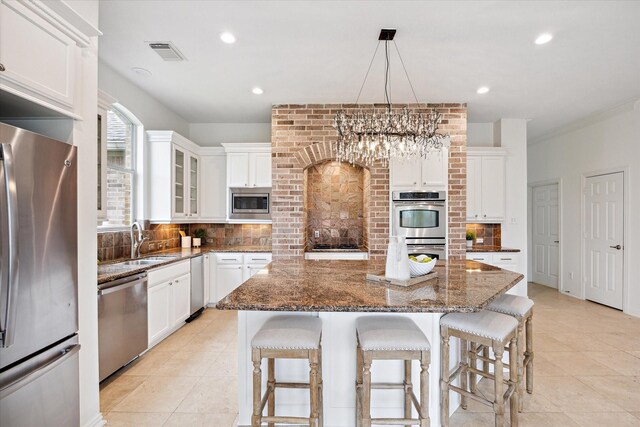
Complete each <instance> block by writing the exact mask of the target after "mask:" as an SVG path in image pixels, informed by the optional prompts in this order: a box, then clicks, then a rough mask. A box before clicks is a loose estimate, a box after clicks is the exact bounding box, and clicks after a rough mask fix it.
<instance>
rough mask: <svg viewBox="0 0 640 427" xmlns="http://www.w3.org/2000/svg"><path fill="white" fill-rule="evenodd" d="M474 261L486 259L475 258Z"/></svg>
mask: <svg viewBox="0 0 640 427" xmlns="http://www.w3.org/2000/svg"><path fill="white" fill-rule="evenodd" d="M473 260H474V261H484V258H473Z"/></svg>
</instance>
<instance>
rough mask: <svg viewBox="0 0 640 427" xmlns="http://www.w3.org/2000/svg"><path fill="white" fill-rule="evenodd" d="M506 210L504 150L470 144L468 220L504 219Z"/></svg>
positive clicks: (487, 220) (490, 220)
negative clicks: (477, 147)
mask: <svg viewBox="0 0 640 427" xmlns="http://www.w3.org/2000/svg"><path fill="white" fill-rule="evenodd" d="M505 211H506V208H505V152H504V151H503V150H501V149H490V148H483V149H471V148H470V149H469V151H468V152H467V221H468V222H496V221H497V222H500V221H504V219H505Z"/></svg>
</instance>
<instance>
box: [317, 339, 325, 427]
mask: <svg viewBox="0 0 640 427" xmlns="http://www.w3.org/2000/svg"><path fill="white" fill-rule="evenodd" d="M318 373H319V377H320V378H319V381H318V417H319V421H320V427H323V426H324V398H323V390H324V385H323V384H322V346H320V350H319V353H318Z"/></svg>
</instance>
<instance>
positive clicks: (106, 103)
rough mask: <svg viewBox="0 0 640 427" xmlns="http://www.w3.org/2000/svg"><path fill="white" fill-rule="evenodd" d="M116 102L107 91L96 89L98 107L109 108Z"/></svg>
mask: <svg viewBox="0 0 640 427" xmlns="http://www.w3.org/2000/svg"><path fill="white" fill-rule="evenodd" d="M117 102H118V100H117V99H115V98H114V97H113V96H111V95H109V94H108V93H106V92H104V91H102V90H100V89H98V107H100V108H102V109H104V110H107V109H109V108H110V107H111V106H112V105H113V104H116V103H117Z"/></svg>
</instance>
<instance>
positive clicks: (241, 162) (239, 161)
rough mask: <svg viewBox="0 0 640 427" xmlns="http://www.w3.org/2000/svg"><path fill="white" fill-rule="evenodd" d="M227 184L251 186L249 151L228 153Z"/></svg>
mask: <svg viewBox="0 0 640 427" xmlns="http://www.w3.org/2000/svg"><path fill="white" fill-rule="evenodd" d="M227 186H228V187H248V186H249V153H227Z"/></svg>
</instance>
